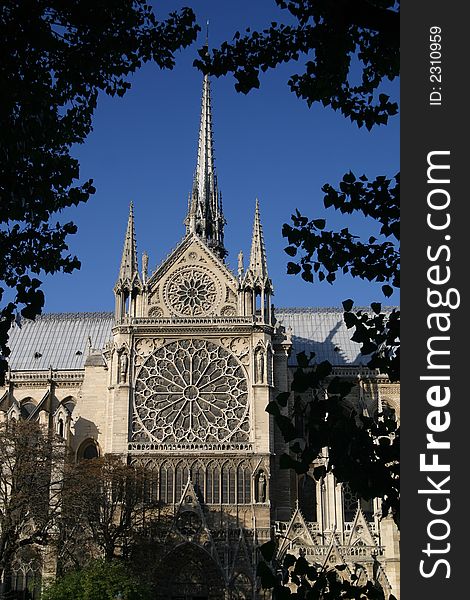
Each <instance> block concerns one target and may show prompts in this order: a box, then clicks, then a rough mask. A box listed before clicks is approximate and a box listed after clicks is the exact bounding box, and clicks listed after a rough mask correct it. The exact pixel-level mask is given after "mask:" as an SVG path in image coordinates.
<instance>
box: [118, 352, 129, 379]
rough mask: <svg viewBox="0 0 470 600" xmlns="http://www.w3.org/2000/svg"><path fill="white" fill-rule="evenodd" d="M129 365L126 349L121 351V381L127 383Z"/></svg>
mask: <svg viewBox="0 0 470 600" xmlns="http://www.w3.org/2000/svg"><path fill="white" fill-rule="evenodd" d="M128 366H129V359H128V358H127V353H126V352H125V351H123V352H121V355H120V357H119V381H120V383H126V379H127V367H128Z"/></svg>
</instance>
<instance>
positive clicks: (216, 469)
mask: <svg viewBox="0 0 470 600" xmlns="http://www.w3.org/2000/svg"><path fill="white" fill-rule="evenodd" d="M205 499H206V503H207V504H219V503H220V466H219V464H218V463H217V462H215V461H213V462H211V463H209V464H208V466H207V479H206V498H205Z"/></svg>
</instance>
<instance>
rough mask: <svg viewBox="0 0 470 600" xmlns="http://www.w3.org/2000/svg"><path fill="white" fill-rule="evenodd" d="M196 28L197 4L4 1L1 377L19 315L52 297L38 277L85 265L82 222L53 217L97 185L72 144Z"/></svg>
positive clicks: (0, 41)
mask: <svg viewBox="0 0 470 600" xmlns="http://www.w3.org/2000/svg"><path fill="white" fill-rule="evenodd" d="M198 29H199V27H198V26H197V25H196V24H195V17H194V13H193V12H192V10H190V9H189V8H182V9H181V10H179V11H178V12H173V13H171V14H170V15H169V16H168V17H167V18H166V19H164V20H161V21H159V20H157V17H156V16H155V14H154V12H153V9H152V7H151V6H150V4H149V3H148V2H146V0H69V1H68V2H62V1H60V0H5V1H4V2H2V4H1V6H0V54H1V56H2V60H1V64H0V89H1V90H2V101H1V103H0V201H1V206H2V210H1V214H0V281H1V282H3V285H2V286H0V302H1V303H3V307H2V308H1V310H0V380H2V379H3V375H4V372H5V369H6V364H7V363H6V359H7V357H8V355H9V349H8V331H9V329H10V326H11V324H12V322H13V320H14V319H15V318H16V319H20V315H21V316H23V317H26V318H34V317H35V316H36V315H38V314H40V312H41V309H42V307H43V305H44V295H43V292H42V291H41V289H40V286H41V281H40V279H38V276H39V275H40V274H41V273H55V272H58V271H62V272H65V273H70V272H71V271H73V270H74V269H77V268H79V267H80V261H79V260H78V258H77V257H75V256H71V255H70V254H67V250H68V247H67V236H68V235H70V234H73V233H75V232H76V226H75V225H74V224H73V223H72V222H70V223H62V224H61V223H58V222H57V223H56V222H55V218H57V216H56V215H57V213H59V212H60V211H61V210H62V209H64V208H66V207H70V206H72V205H77V204H79V203H80V202H86V201H87V200H88V199H89V197H90V196H91V195H92V194H93V193H94V192H95V188H94V187H93V181H92V180H89V181H85V182H79V176H80V174H79V164H78V161H77V160H76V159H75V158H73V157H72V156H71V154H70V150H71V146H72V145H73V144H80V143H83V142H84V140H85V139H86V137H87V135H88V134H89V133H90V131H91V130H92V117H93V113H94V110H95V108H96V104H97V98H98V94H99V92H104V93H106V94H109V95H111V96H114V95H117V96H123V95H124V94H125V93H126V91H127V90H128V89H129V88H130V83H129V81H128V77H129V75H130V74H132V73H133V72H135V71H136V69H138V68H139V67H140V66H141V65H142V64H143V63H145V62H148V61H154V62H155V63H156V64H157V65H158V66H159V67H160V68H162V69H171V68H173V66H174V63H175V58H174V55H175V52H176V51H177V50H178V49H180V48H182V47H185V46H188V45H189V44H191V43H192V42H193V41H194V40H195V39H196V35H197V31H198ZM8 288H9V289H8Z"/></svg>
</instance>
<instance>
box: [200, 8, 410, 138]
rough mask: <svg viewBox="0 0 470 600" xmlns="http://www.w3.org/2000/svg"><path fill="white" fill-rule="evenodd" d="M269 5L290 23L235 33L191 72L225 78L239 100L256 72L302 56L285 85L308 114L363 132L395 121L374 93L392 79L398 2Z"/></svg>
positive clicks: (255, 81)
mask: <svg viewBox="0 0 470 600" xmlns="http://www.w3.org/2000/svg"><path fill="white" fill-rule="evenodd" d="M275 2H276V4H277V5H278V6H279V7H280V8H282V9H285V10H286V11H287V12H288V13H290V14H289V15H287V19H286V20H287V21H293V23H291V22H287V23H277V22H272V23H271V24H270V26H269V27H267V28H266V29H264V30H263V31H251V29H250V28H247V29H246V32H245V34H242V33H240V32H239V31H237V32H236V33H235V34H234V36H233V41H232V42H231V43H229V42H224V43H223V44H221V46H220V48H214V49H212V50H211V52H210V53H208V52H207V51H206V49H202V50H200V51H199V55H200V59H199V60H196V61H195V65H196V66H197V67H199V68H200V69H202V70H203V71H204V72H208V73H210V74H211V75H215V76H216V77H219V76H221V75H226V74H228V73H232V74H233V76H234V77H235V79H236V84H235V89H236V90H237V91H239V92H243V93H245V94H246V93H247V92H249V91H250V90H251V89H253V88H257V87H259V85H260V79H259V76H260V71H261V72H265V71H267V70H268V69H274V68H275V67H276V66H277V65H279V64H281V63H284V62H290V61H300V60H301V57H303V56H305V57H306V58H307V59H308V60H307V62H306V63H305V68H304V70H303V72H300V73H295V74H293V75H291V77H290V79H289V81H288V84H289V87H290V89H291V90H292V91H293V92H294V93H295V94H296V95H297V96H298V97H299V98H301V99H302V100H305V101H306V102H307V103H308V105H309V106H310V105H311V104H313V103H314V102H320V103H321V104H322V105H323V106H331V108H333V109H334V110H339V111H340V112H341V113H342V114H343V115H344V116H345V117H348V118H349V119H350V120H351V121H352V122H354V123H356V124H357V125H358V126H359V127H362V126H363V125H365V126H366V127H367V128H368V129H371V128H372V127H373V126H374V125H379V124H386V123H387V122H388V119H389V117H391V116H393V115H395V114H397V111H398V106H397V104H396V103H395V102H392V101H390V98H389V96H388V95H387V94H384V93H380V94H378V95H377V92H378V91H379V89H380V85H381V83H382V82H383V80H385V79H388V80H390V81H391V80H393V79H395V78H396V77H398V74H399V26H400V19H399V12H398V11H399V4H400V3H399V0H289V1H286V0H275Z"/></svg>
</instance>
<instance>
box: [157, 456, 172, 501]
mask: <svg viewBox="0 0 470 600" xmlns="http://www.w3.org/2000/svg"><path fill="white" fill-rule="evenodd" d="M158 479H159V484H160V490H159V491H160V500H161V501H162V502H165V503H168V504H170V503H172V502H173V466H172V465H171V464H170V463H163V465H162V466H161V467H160V477H159V478H158Z"/></svg>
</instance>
